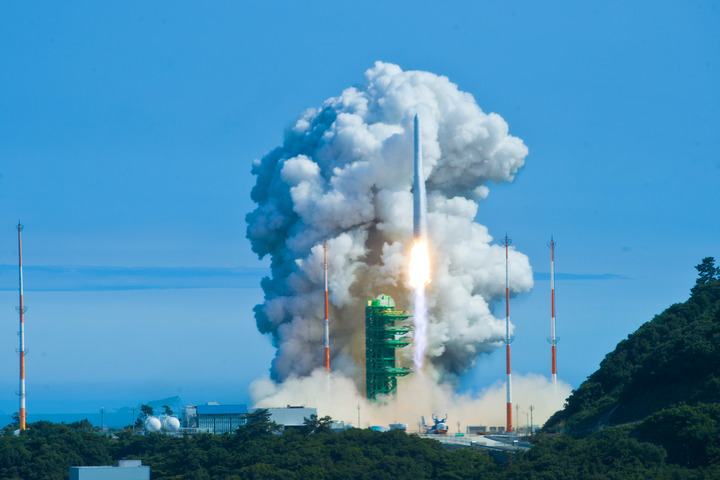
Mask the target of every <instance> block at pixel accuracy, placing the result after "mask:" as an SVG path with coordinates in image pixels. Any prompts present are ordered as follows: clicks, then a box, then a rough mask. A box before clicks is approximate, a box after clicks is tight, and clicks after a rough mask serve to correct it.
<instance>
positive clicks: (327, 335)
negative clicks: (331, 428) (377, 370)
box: [323, 242, 330, 375]
mask: <svg viewBox="0 0 720 480" xmlns="http://www.w3.org/2000/svg"><path fill="white" fill-rule="evenodd" d="M323 248H324V250H325V373H327V374H328V375H330V319H329V318H328V263H327V242H325V243H323Z"/></svg>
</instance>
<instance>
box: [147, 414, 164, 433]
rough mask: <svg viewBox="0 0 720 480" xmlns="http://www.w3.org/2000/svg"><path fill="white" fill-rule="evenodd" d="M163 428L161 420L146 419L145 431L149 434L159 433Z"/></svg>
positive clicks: (154, 418) (155, 418)
mask: <svg viewBox="0 0 720 480" xmlns="http://www.w3.org/2000/svg"><path fill="white" fill-rule="evenodd" d="M161 428H162V424H161V423H160V419H159V418H157V417H148V418H146V419H145V430H147V431H148V432H151V433H152V432H159V431H160V429H161Z"/></svg>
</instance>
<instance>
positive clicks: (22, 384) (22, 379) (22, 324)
mask: <svg viewBox="0 0 720 480" xmlns="http://www.w3.org/2000/svg"><path fill="white" fill-rule="evenodd" d="M22 229H23V226H22V225H21V224H20V222H18V225H17V230H18V259H19V260H18V265H19V267H18V276H19V282H20V306H19V307H17V311H18V312H19V313H20V332H18V335H19V336H20V352H19V353H20V412H19V420H20V430H21V431H23V430H25V310H26V308H25V305H24V304H23V275H22V233H21V232H22Z"/></svg>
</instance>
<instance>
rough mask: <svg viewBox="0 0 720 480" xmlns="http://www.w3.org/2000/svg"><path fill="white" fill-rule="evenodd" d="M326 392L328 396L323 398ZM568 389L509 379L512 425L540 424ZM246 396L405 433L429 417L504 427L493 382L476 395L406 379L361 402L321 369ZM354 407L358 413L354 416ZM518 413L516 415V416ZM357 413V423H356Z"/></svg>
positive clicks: (501, 394)
mask: <svg viewBox="0 0 720 480" xmlns="http://www.w3.org/2000/svg"><path fill="white" fill-rule="evenodd" d="M328 390H330V392H332V394H331V395H328ZM570 390H571V388H570V385H568V384H567V383H565V382H562V381H558V383H557V385H556V386H555V387H553V386H552V385H551V383H550V381H549V380H548V378H547V377H543V376H541V375H537V374H527V375H515V376H514V377H513V393H514V397H513V398H514V399H515V401H516V403H515V404H514V405H513V407H515V406H517V407H518V409H517V412H516V410H515V408H513V425H515V427H516V428H520V429H524V428H525V426H526V425H527V424H528V423H529V421H530V406H531V405H532V406H533V411H532V417H533V418H532V423H533V424H535V425H543V424H544V423H545V421H546V420H547V419H548V418H549V417H550V415H552V414H553V413H554V412H555V411H556V410H557V409H558V408H559V407H561V406H562V403H563V399H565V398H567V397H568V395H570ZM250 393H251V395H252V397H253V400H254V401H255V406H256V407H258V408H270V407H279V406H280V407H284V406H285V405H306V406H311V407H315V408H317V410H318V415H319V416H324V415H330V416H331V417H332V418H333V419H334V420H342V421H344V422H346V423H352V424H353V425H356V426H358V427H362V428H365V427H368V426H370V425H385V426H387V425H388V424H389V423H407V424H408V432H417V431H418V429H417V422H419V421H420V417H421V416H424V417H425V420H426V421H428V422H430V424H432V421H431V420H430V415H431V414H433V413H434V414H436V415H442V416H445V415H446V414H447V416H448V425H449V426H450V427H451V432H455V431H457V430H456V428H457V422H461V427H460V430H461V431H463V432H464V431H465V427H467V426H468V425H494V426H500V425H505V420H506V419H505V414H506V406H505V384H504V382H503V380H498V381H497V382H495V383H493V384H492V385H488V386H487V387H485V388H484V389H482V390H481V391H480V392H478V394H477V395H474V394H471V393H467V394H458V393H455V392H454V391H453V389H452V386H450V385H447V384H442V383H440V384H438V383H436V382H434V381H433V380H432V379H430V378H428V377H427V376H423V375H410V376H407V377H405V378H401V379H400V380H399V385H398V391H397V395H396V396H394V397H393V398H391V399H390V400H389V402H387V403H378V402H373V401H367V400H366V399H365V396H364V395H362V394H360V393H358V391H357V390H356V389H355V388H354V384H353V382H352V380H350V379H348V378H347V377H344V376H342V375H341V374H332V376H331V378H330V379H329V380H328V378H327V377H326V375H325V371H323V370H315V371H314V372H313V373H312V374H311V375H310V376H308V377H303V378H297V377H290V378H289V379H288V380H286V381H285V382H283V383H281V384H279V383H275V382H273V381H271V380H270V379H267V378H266V379H261V380H256V381H255V382H254V383H253V384H252V386H251V392H250ZM358 407H359V409H360V411H359V412H358ZM516 413H518V414H519V415H516ZM358 414H359V416H360V420H359V423H358Z"/></svg>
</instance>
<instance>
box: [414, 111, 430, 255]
mask: <svg viewBox="0 0 720 480" xmlns="http://www.w3.org/2000/svg"><path fill="white" fill-rule="evenodd" d="M414 167H415V176H414V179H413V239H414V240H415V241H418V240H422V241H425V240H427V196H426V195H425V177H424V175H423V165H422V143H421V141H420V117H419V116H418V115H417V114H416V115H415V161H414Z"/></svg>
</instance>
